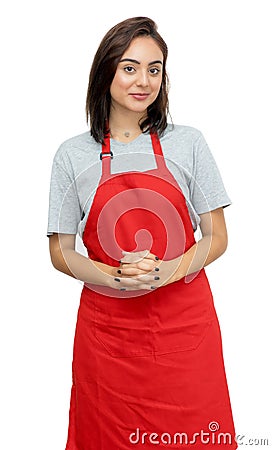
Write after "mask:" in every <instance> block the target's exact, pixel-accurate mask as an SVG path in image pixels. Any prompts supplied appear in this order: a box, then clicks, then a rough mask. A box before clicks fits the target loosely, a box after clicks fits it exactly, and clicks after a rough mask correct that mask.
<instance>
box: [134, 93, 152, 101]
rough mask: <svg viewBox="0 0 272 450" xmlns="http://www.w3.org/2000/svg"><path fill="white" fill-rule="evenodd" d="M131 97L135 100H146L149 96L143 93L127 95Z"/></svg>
mask: <svg viewBox="0 0 272 450" xmlns="http://www.w3.org/2000/svg"><path fill="white" fill-rule="evenodd" d="M129 95H130V96H131V97H133V98H134V99H135V100H140V101H141V100H142V101H143V100H146V99H147V97H149V94H147V93H145V92H133V93H132V94H129Z"/></svg>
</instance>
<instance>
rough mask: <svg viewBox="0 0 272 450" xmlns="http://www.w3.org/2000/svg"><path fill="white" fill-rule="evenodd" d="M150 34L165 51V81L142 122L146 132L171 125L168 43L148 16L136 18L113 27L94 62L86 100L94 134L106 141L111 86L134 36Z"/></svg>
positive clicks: (160, 131)
mask: <svg viewBox="0 0 272 450" xmlns="http://www.w3.org/2000/svg"><path fill="white" fill-rule="evenodd" d="M141 36H150V37H152V38H153V39H154V40H155V41H156V43H157V44H158V46H159V48H160V50H161V51H162V54H163V67H162V83H161V88H160V91H159V94H158V96H157V98H156V100H155V101H154V102H153V103H152V104H151V105H150V106H149V107H148V109H147V117H146V118H145V119H144V120H143V121H142V122H141V123H140V124H139V125H140V128H141V130H142V131H143V132H149V131H150V132H157V133H158V134H159V135H161V134H162V133H163V131H164V130H165V128H166V127H167V115H168V77H167V73H166V60H167V55H168V49H167V45H166V43H165V42H164V40H163V39H162V37H161V36H160V34H159V33H158V31H157V25H156V24H155V22H154V21H153V20H151V19H149V18H148V17H133V18H131V19H127V20H124V21H123V22H120V23H118V24H117V25H115V26H114V27H113V28H111V29H110V30H109V31H108V33H107V34H106V35H105V36H104V38H103V39H102V41H101V43H100V45H99V47H98V49H97V52H96V54H95V56H94V60H93V63H92V67H91V71H90V76H89V85H88V92H87V99H86V116H87V122H89V124H90V132H91V135H92V136H93V137H94V139H95V140H96V141H97V142H100V143H101V144H102V143H103V140H104V134H105V133H107V132H108V131H109V130H107V129H106V125H107V123H108V119H109V114H110V106H111V95H110V86H111V83H112V80H113V78H114V76H115V72H116V69H117V66H118V63H119V61H120V60H121V57H122V55H123V54H124V52H125V51H126V50H127V48H128V47H129V46H130V44H131V42H132V40H133V39H135V38H137V37H141Z"/></svg>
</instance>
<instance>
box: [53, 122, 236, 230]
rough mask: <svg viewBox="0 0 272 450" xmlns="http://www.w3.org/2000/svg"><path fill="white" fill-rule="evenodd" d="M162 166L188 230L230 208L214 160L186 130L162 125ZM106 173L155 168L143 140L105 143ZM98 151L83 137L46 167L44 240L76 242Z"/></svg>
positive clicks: (95, 179)
mask: <svg viewBox="0 0 272 450" xmlns="http://www.w3.org/2000/svg"><path fill="white" fill-rule="evenodd" d="M160 141H161V146H162V151H163V154H164V158H165V161H166V165H167V167H168V169H169V170H170V172H171V173H172V174H173V176H174V177H175V179H176V181H177V182H178V184H179V186H180V188H181V190H182V192H183V194H184V196H185V199H186V203H187V206H188V210H189V213H190V217H191V221H192V225H193V228H194V230H196V228H197V226H198V225H199V223H200V217H199V215H200V214H203V213H206V212H208V211H212V210H214V209H216V208H219V207H225V206H228V205H230V204H231V201H230V199H229V197H228V195H227V193H226V190H225V187H224V184H223V182H222V179H221V176H220V173H219V171H218V168H217V165H216V163H215V160H214V158H213V156H212V154H211V151H210V150H209V147H208V145H207V143H206V141H205V139H204V137H203V135H202V133H201V132H200V131H199V130H197V129H195V128H192V127H188V126H182V125H168V127H167V129H166V130H165V132H164V134H163V136H162V137H161V138H160ZM111 151H112V152H113V155H114V156H113V159H112V160H111V172H112V173H120V172H128V171H146V170H151V169H155V168H156V161H155V158H154V153H153V149H152V144H151V138H150V135H149V134H141V135H140V136H138V137H137V138H136V139H135V140H133V141H132V142H129V143H123V142H118V141H115V140H113V139H111ZM100 152H101V145H100V144H98V143H97V142H96V141H95V140H94V139H93V138H92V137H91V135H90V133H89V132H85V133H83V134H80V135H79V136H75V137H72V138H70V139H68V140H67V141H65V142H64V143H63V144H62V145H61V146H60V148H59V149H58V151H57V153H56V155H55V157H54V161H53V167H52V175H51V185H50V200H49V218H48V229H47V234H48V235H51V234H52V233H66V234H77V233H79V234H80V235H81V236H82V234H83V231H84V227H85V224H86V221H87V219H88V214H89V211H90V208H91V205H92V201H93V198H94V195H95V192H96V189H97V186H98V183H99V179H100V176H101V168H102V163H101V160H100Z"/></svg>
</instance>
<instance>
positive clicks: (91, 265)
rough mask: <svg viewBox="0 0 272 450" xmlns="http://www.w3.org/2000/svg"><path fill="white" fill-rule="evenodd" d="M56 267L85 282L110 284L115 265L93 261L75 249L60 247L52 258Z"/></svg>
mask: <svg viewBox="0 0 272 450" xmlns="http://www.w3.org/2000/svg"><path fill="white" fill-rule="evenodd" d="M52 263H53V265H54V267H55V268H56V269H57V270H59V271H61V272H63V273H65V274H67V275H69V276H71V277H74V278H76V279H78V280H81V281H84V282H85V283H91V284H97V285H101V286H109V285H110V282H111V281H112V278H113V277H114V269H115V268H114V267H111V266H108V265H107V264H103V263H100V262H97V261H93V260H91V259H89V258H87V257H86V256H84V255H81V254H80V253H78V252H76V251H75V250H73V249H70V248H68V249H65V248H64V249H59V251H58V252H56V253H55V254H54V257H53V258H52Z"/></svg>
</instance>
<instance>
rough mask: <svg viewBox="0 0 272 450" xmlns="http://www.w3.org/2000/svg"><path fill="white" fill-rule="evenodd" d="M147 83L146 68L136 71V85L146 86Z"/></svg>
mask: <svg viewBox="0 0 272 450" xmlns="http://www.w3.org/2000/svg"><path fill="white" fill-rule="evenodd" d="M148 83H149V82H148V73H147V72H146V70H141V71H138V77H137V80H136V84H137V86H142V87H146V86H148Z"/></svg>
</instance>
